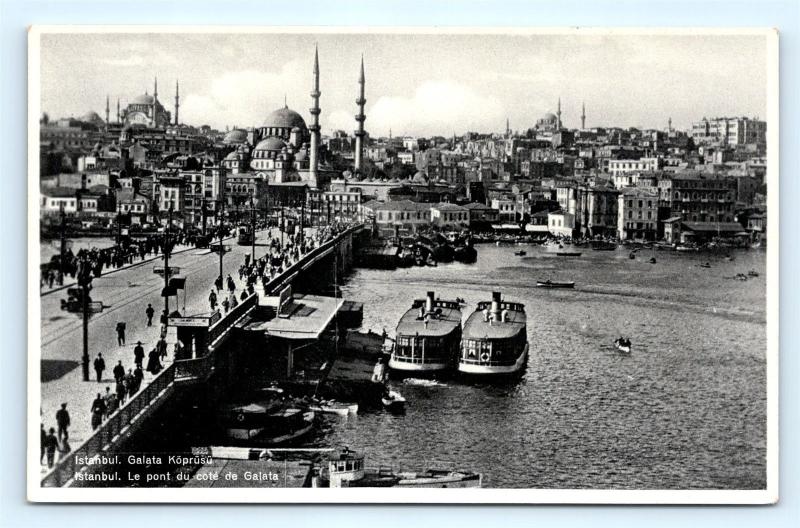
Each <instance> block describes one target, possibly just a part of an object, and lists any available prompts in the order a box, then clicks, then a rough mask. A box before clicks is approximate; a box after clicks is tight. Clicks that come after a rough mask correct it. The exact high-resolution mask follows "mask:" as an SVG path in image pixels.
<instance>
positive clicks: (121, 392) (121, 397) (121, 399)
mask: <svg viewBox="0 0 800 528" xmlns="http://www.w3.org/2000/svg"><path fill="white" fill-rule="evenodd" d="M116 392H117V403H119V405H122V404H124V403H125V396H126V395H127V394H128V389H126V388H125V379H124V378H120V379H119V380H118V381H117V387H116Z"/></svg>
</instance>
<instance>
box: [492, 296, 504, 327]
mask: <svg viewBox="0 0 800 528" xmlns="http://www.w3.org/2000/svg"><path fill="white" fill-rule="evenodd" d="M501 298H502V297H501V295H500V292H492V319H494V320H495V321H499V320H500V300H501Z"/></svg>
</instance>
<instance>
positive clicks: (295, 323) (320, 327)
mask: <svg viewBox="0 0 800 528" xmlns="http://www.w3.org/2000/svg"><path fill="white" fill-rule="evenodd" d="M343 303H344V300H342V299H338V298H335V297H322V296H319V295H297V296H295V297H294V298H293V299H292V301H291V304H290V305H289V306H287V307H286V308H285V309H284V312H283V315H281V316H278V317H275V318H273V319H270V320H269V321H253V322H251V323H249V324H247V325H246V326H245V327H244V328H245V330H248V331H251V332H264V333H265V334H266V335H267V336H269V337H278V338H281V339H290V340H308V339H318V338H319V336H320V334H322V332H324V331H325V329H326V328H327V327H328V325H330V324H331V321H333V318H334V317H335V316H336V313H337V312H338V311H339V308H341V306H342V304H343Z"/></svg>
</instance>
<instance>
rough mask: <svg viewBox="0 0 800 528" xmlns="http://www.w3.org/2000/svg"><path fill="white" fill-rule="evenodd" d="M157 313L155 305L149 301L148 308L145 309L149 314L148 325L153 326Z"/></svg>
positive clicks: (147, 314)
mask: <svg viewBox="0 0 800 528" xmlns="http://www.w3.org/2000/svg"><path fill="white" fill-rule="evenodd" d="M155 313H156V311H155V310H154V309H153V305H152V304H150V303H147V309H146V310H145V311H144V314H145V315H146V316H147V326H153V316H154V315H155Z"/></svg>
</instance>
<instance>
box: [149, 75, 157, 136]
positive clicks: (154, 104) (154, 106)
mask: <svg viewBox="0 0 800 528" xmlns="http://www.w3.org/2000/svg"><path fill="white" fill-rule="evenodd" d="M157 105H158V77H155V82H154V83H153V112H152V116H151V118H150V119H151V121H152V123H153V126H154V127H155V126H157V125H158V121H156V109H157V108H158V106H157Z"/></svg>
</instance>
